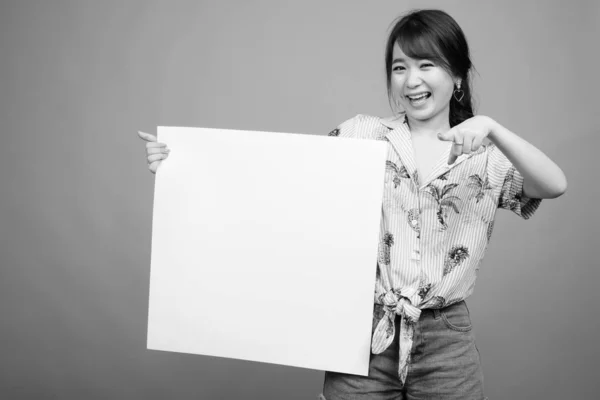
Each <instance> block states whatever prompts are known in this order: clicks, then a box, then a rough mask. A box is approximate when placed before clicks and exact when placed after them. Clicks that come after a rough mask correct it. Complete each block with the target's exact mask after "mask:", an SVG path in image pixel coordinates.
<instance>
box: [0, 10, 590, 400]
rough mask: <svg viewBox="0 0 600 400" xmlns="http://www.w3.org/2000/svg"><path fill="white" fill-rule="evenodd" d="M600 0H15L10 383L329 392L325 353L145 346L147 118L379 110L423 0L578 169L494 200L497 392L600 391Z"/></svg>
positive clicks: (518, 120) (8, 218) (491, 365)
mask: <svg viewBox="0 0 600 400" xmlns="http://www.w3.org/2000/svg"><path fill="white" fill-rule="evenodd" d="M598 4H599V2H597V1H594V0H590V1H574V2H570V5H567V2H561V1H519V2H517V1H513V2H508V1H503V2H499V1H481V0H478V1H475V0H474V1H402V2H400V1H375V2H367V1H347V0H337V1H314V2H309V1H306V0H303V1H296V2H285V1H276V0H273V1H220V2H217V1H213V2H208V1H169V2H167V1H142V0H139V1H102V2H100V1H96V2H92V1H76V0H73V1H67V0H64V1H59V0H52V1H42V0H39V1H17V0H14V1H6V0H4V1H2V2H1V3H0V94H1V97H0V129H1V132H2V133H1V142H0V183H1V185H0V193H1V197H0V227H1V228H0V318H1V319H0V320H1V325H0V398H2V399H167V398H170V399H312V398H315V396H316V394H317V393H319V392H320V390H321V384H322V379H323V372H321V371H313V370H306V369H300V368H292V367H283V366H277V365H268V364H261V363H252V362H243V361H236V360H230V359H222V358H214V357H204V356H195V355H186V354H176V353H167V352H157V351H150V350H146V348H145V347H146V327H147V326H146V324H147V306H148V285H149V272H150V271H149V262H150V238H151V216H152V196H153V176H152V175H151V174H150V173H149V172H148V170H147V167H146V163H145V155H144V145H143V142H142V141H140V140H139V139H138V138H137V136H136V130H138V129H142V130H145V131H149V132H155V131H156V126H157V125H178V126H198V127H216V128H231V129H249V130H264V131H282V132H301V133H309V134H326V133H327V132H328V131H329V130H331V129H333V128H334V127H335V126H336V125H337V124H338V123H340V122H341V121H343V120H345V119H347V118H350V117H352V116H354V115H355V114H357V113H364V114H374V115H381V116H385V115H387V114H389V112H390V111H389V107H388V103H387V98H386V95H385V84H384V72H383V49H384V42H385V38H386V33H387V31H388V27H389V24H390V23H391V21H392V20H393V19H394V18H395V17H396V16H397V15H399V14H400V13H402V12H404V11H406V10H408V9H410V8H413V7H440V8H443V9H444V10H446V11H448V12H449V13H450V14H451V15H452V16H454V17H455V18H456V19H457V21H458V22H459V24H461V26H462V27H463V29H464V31H465V33H466V35H467V37H468V39H469V42H470V45H471V47H472V52H473V58H474V62H475V66H476V68H477V71H478V75H477V77H476V78H477V79H476V82H475V90H476V92H477V99H478V104H479V113H481V114H485V115H489V116H491V117H493V118H495V119H497V120H498V121H499V122H501V123H502V124H504V125H505V126H507V127H508V128H509V129H512V130H514V131H515V132H517V133H519V134H520V135H522V136H523V137H524V138H526V139H527V140H529V141H531V142H533V143H534V144H536V145H538V146H539V147H540V148H541V149H543V150H544V151H545V152H546V153H547V154H548V155H549V156H550V157H552V158H553V159H554V160H555V161H556V162H557V163H558V164H559V165H560V166H561V167H562V168H563V169H564V170H565V172H566V174H567V177H568V179H569V189H568V192H567V194H566V195H564V196H563V197H561V198H560V199H557V200H551V201H545V202H544V203H543V204H542V207H541V208H540V210H539V211H538V212H537V214H536V215H535V216H534V217H533V218H532V220H531V221H523V220H520V219H519V218H518V217H516V216H514V215H513V214H511V213H509V212H504V211H502V212H499V214H498V219H497V224H496V230H495V232H494V235H493V240H492V243H491V246H490V248H489V251H488V254H487V257H486V260H485V262H484V265H483V267H482V271H481V273H480V278H479V282H478V286H477V288H476V291H475V294H474V295H473V296H472V297H471V299H470V301H469V305H470V308H471V312H472V319H473V321H474V324H475V333H476V336H477V341H478V345H479V348H480V350H481V353H482V358H483V367H484V373H485V377H486V389H487V395H488V396H490V398H491V399H566V398H568V399H592V398H597V395H598V389H599V388H598V381H599V379H600V374H599V371H598V366H597V362H596V360H597V359H598V357H599V356H600V346H599V345H598V343H597V341H596V340H597V339H596V338H597V337H598V328H599V323H598V318H597V316H596V314H595V313H596V311H597V307H598V303H599V301H600V296H599V295H598V291H597V289H598V285H599V284H600V279H599V278H600V274H599V272H598V264H599V263H598V261H597V254H598V245H599V244H600V243H599V242H598V239H597V238H598V234H599V229H598V225H599V222H600V221H599V218H598V206H597V205H598V203H597V202H598V182H597V181H596V179H597V177H598V167H597V166H596V164H595V162H594V160H595V156H596V154H595V153H596V151H597V149H598V146H599V145H600V140H599V139H598V135H599V134H600V130H599V128H598V127H597V124H596V121H595V120H596V117H597V115H598V113H599V112H600V107H599V106H600V104H599V101H598V93H599V92H600V87H599V84H598V61H599V57H598V56H597V54H598V51H597V48H598V47H597V46H598V39H600V32H599V30H598V28H597V25H598V24H599V21H600V13H599V10H600V8H599V5H598ZM229 311H230V312H232V313H234V314H235V313H236V312H244V309H243V304H241V305H240V310H229ZM240 334H243V327H240Z"/></svg>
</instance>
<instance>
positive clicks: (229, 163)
mask: <svg viewBox="0 0 600 400" xmlns="http://www.w3.org/2000/svg"><path fill="white" fill-rule="evenodd" d="M158 141H159V142H163V143H166V144H167V145H168V147H169V148H170V149H171V153H170V154H169V157H168V158H167V159H166V160H165V161H164V162H163V163H162V164H161V166H160V167H159V169H158V171H157V174H156V181H155V192H154V210H153V226H152V253H151V273H150V299H149V315H148V342H147V345H148V348H149V349H154V350H163V351H172V352H182V353H192V354H202V355H210V356H218V357H228V358H235V359H241V360H251V361H258V362H267V363H275V364H282V365H289V366H296V367H303V368H311V369H317V370H328V371H337V372H345V373H351V374H357V375H367V373H368V363H369V354H370V341H371V324H372V315H373V298H374V287H375V274H376V261H377V246H378V239H379V224H380V218H381V197H382V191H383V181H384V171H385V158H386V154H387V144H386V142H381V141H371V140H358V139H348V138H337V137H324V136H314V135H300V134H289V133H276V132H257V131H236V130H225V129H207V128H181V127H158Z"/></svg>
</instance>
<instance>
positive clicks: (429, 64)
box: [421, 62, 435, 68]
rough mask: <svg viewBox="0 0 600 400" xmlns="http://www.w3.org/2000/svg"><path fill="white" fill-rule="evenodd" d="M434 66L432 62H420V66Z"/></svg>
mask: <svg viewBox="0 0 600 400" xmlns="http://www.w3.org/2000/svg"><path fill="white" fill-rule="evenodd" d="M434 66H435V65H433V63H430V62H424V63H423V64H421V68H431V67H434Z"/></svg>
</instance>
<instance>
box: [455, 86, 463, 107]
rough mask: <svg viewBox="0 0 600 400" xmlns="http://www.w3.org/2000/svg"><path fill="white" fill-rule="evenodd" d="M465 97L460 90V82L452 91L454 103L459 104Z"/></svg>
mask: <svg viewBox="0 0 600 400" xmlns="http://www.w3.org/2000/svg"><path fill="white" fill-rule="evenodd" d="M463 97H465V92H464V91H462V89H461V88H460V82H458V83H457V84H456V89H454V98H455V99H456V101H458V102H459V103H460V101H461V100H462V99H463Z"/></svg>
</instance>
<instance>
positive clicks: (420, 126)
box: [407, 113, 450, 138]
mask: <svg viewBox="0 0 600 400" xmlns="http://www.w3.org/2000/svg"><path fill="white" fill-rule="evenodd" d="M440 114H441V115H440ZM440 114H438V115H436V116H435V117H433V118H430V119H427V120H416V119H414V118H411V117H409V116H407V121H408V126H409V127H410V133H411V135H415V136H429V137H435V138H437V135H438V133H442V132H446V131H448V130H450V121H449V118H448V115H447V114H446V115H444V113H440Z"/></svg>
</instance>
